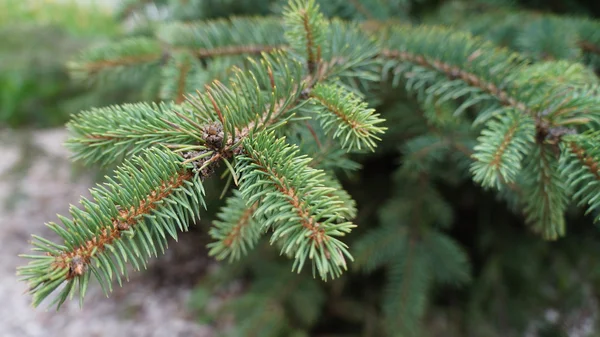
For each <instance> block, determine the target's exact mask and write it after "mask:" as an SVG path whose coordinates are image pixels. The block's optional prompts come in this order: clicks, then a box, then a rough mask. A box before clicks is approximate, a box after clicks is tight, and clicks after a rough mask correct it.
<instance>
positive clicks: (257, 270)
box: [0, 0, 600, 337]
mask: <svg viewBox="0 0 600 337" xmlns="http://www.w3.org/2000/svg"><path fill="white" fill-rule="evenodd" d="M283 3H285V1H277V0H156V1H151V0H124V1H121V2H120V5H119V6H117V8H116V9H115V10H114V11H109V10H108V9H106V7H102V6H98V4H96V5H95V6H80V5H77V4H75V3H73V2H68V1H61V2H53V1H33V0H22V1H16V0H14V1H13V0H0V126H9V127H50V126H58V125H61V124H63V123H64V122H65V121H66V120H67V119H68V116H69V114H71V113H76V112H77V111H79V110H83V109H87V108H89V107H91V106H106V105H109V104H112V103H119V102H125V101H137V100H146V101H148V100H157V99H158V93H157V91H156V86H155V85H153V84H152V83H145V85H144V86H143V90H142V89H141V88H140V86H139V85H137V84H139V83H138V82H136V80H130V81H115V82H108V85H106V83H103V84H102V85H96V84H91V83H86V82H81V81H74V80H72V79H69V75H68V72H67V70H66V67H65V65H66V63H67V61H69V60H71V59H73V58H74V56H75V55H77V54H79V52H80V51H81V50H83V49H86V48H88V47H90V46H92V45H95V44H102V43H105V42H107V41H111V40H117V39H119V38H120V37H122V36H123V35H129V36H131V35H137V36H143V35H150V34H151V33H152V30H153V22H154V21H155V20H156V19H159V20H167V21H168V20H184V21H188V20H197V19H209V18H219V17H229V16H233V15H265V14H270V13H274V12H278V11H279V10H280V9H281V5H282V4H283ZM320 4H321V6H322V9H323V11H324V12H325V13H326V14H327V15H328V16H330V17H333V16H339V17H343V18H345V19H356V20H396V21H399V22H412V23H427V24H445V25H452V26H454V27H457V28H459V29H463V30H466V31H469V32H471V33H473V34H475V35H479V36H481V37H483V38H485V39H488V40H490V41H492V42H494V43H496V44H497V45H500V46H503V47H506V48H510V49H513V50H515V51H519V52H522V53H524V54H525V55H528V56H529V57H530V58H531V60H532V62H539V66H540V67H544V66H547V67H548V71H555V72H556V73H557V80H560V79H559V78H558V77H559V76H558V75H564V74H573V73H575V74H576V75H577V74H579V75H577V76H581V80H582V83H585V84H590V83H597V81H598V78H597V77H596V76H594V74H593V72H590V71H589V70H590V69H591V70H593V71H596V73H598V69H599V67H600V62H599V61H598V59H599V57H600V53H598V52H596V51H594V50H589V49H587V50H586V48H583V47H585V46H582V44H581V43H579V42H581V40H579V39H578V37H582V36H585V37H586V38H589V39H591V40H594V39H595V41H598V42H600V35H598V34H600V30H598V29H596V27H597V26H598V20H597V18H598V17H599V16H600V2H599V1H595V0H589V1H585V0H548V1H546V0H544V1H542V0H521V1H516V0H514V1H512V0H454V1H443V0H389V1H383V0H381V1H380V0H371V1H368V0H354V1H345V0H343V1H342V0H321V1H320ZM357 4H358V5H357ZM365 13H369V14H368V15H366V14H365ZM132 21H134V22H135V25H133V26H131V25H129V24H130V23H131V22H132ZM124 22H126V23H129V24H127V25H125V24H124ZM366 27H368V26H366ZM588 47H589V46H588ZM555 61H556V63H553V62H555ZM548 62H550V63H548ZM561 62H562V63H561ZM391 95H392V96H393V97H394V99H393V100H391V101H390V102H388V101H386V99H383V100H382V101H381V102H379V103H378V104H379V105H378V106H377V107H378V110H379V111H381V112H382V113H383V114H384V115H385V116H386V118H388V120H389V123H390V125H397V126H398V127H397V128H394V127H392V128H391V130H390V132H389V133H388V134H387V135H386V138H385V140H384V142H383V143H382V148H381V150H380V151H378V153H376V154H374V155H371V156H361V157H358V158H353V159H355V160H357V161H359V162H360V165H361V166H362V168H363V169H362V170H360V171H358V172H357V173H353V174H350V175H348V176H347V178H346V179H345V180H344V181H343V183H344V185H345V187H346V188H347V189H348V191H349V192H351V194H352V195H353V196H354V197H355V198H356V201H357V204H358V206H359V210H360V212H359V215H358V218H357V220H356V223H357V224H358V225H359V226H358V229H357V230H356V231H354V232H353V234H352V236H351V237H350V241H351V246H352V247H353V246H355V245H357V242H358V241H360V239H361V238H363V237H364V236H365V233H367V232H368V231H369V230H371V229H373V228H379V227H382V226H383V225H384V224H386V223H390V222H393V221H394V219H395V214H394V212H395V211H398V210H397V209H394V207H389V205H390V203H389V201H390V199H391V198H393V200H395V201H398V200H401V199H402V198H405V199H410V198H412V197H413V196H411V195H400V196H398V195H396V192H397V191H396V190H397V181H396V178H394V177H395V176H396V175H397V171H398V170H397V169H398V166H399V163H398V158H397V151H398V149H397V148H396V145H394V144H396V143H397V142H394V141H395V140H401V139H404V140H405V139H407V138H408V137H409V136H410V137H412V136H414V134H418V133H419V132H421V129H420V128H422V127H423V123H422V122H423V121H422V119H423V118H420V117H419V116H416V117H415V120H408V119H403V120H400V118H399V117H398V116H403V117H404V116H415V115H420V114H419V113H415V111H417V112H423V111H420V109H421V108H422V107H421V106H420V105H419V104H418V102H417V101H416V100H414V99H411V98H410V97H408V95H407V94H406V93H398V92H397V91H396V92H393V93H392V94H391ZM398 97H402V98H401V99H399V98H398ZM398 111H403V113H397V112H398ZM423 113H425V114H426V113H427V112H423ZM441 113H444V111H441ZM449 118H451V115H449ZM419 119H421V120H419ZM413 131H414V133H412V134H411V132H413ZM447 163H448V162H447V161H446V162H443V161H441V164H440V170H446V169H447V167H446V166H444V165H448V164H447ZM444 174H445V175H446V176H447V177H448V178H449V179H447V180H445V181H444V182H439V183H438V185H437V186H436V189H437V190H438V191H439V192H440V193H441V194H442V197H443V199H444V200H446V202H448V204H449V205H450V206H451V212H450V213H451V216H450V220H449V222H450V223H451V224H450V225H448V228H449V229H448V231H447V232H448V233H449V234H450V235H451V236H452V237H453V238H454V239H455V240H456V241H457V242H459V243H460V244H461V246H462V247H463V248H464V249H465V251H466V252H467V253H468V257H469V261H470V265H471V267H470V277H469V279H470V282H469V283H468V284H467V285H466V286H462V287H455V286H451V285H444V286H436V287H435V288H434V290H433V291H432V292H430V293H429V294H430V297H431V298H429V299H428V301H427V302H428V304H427V305H426V307H425V306H424V307H423V308H421V310H422V312H423V313H424V314H423V315H422V317H419V318H418V319H417V320H418V321H419V323H420V325H421V326H422V327H423V330H421V331H420V332H419V333H418V334H416V335H414V336H444V337H446V336H448V337H453V336H456V337H458V336H473V337H488V336H489V337H500V336H503V337H504V336H515V337H516V336H528V337H529V336H532V337H533V336H539V337H542V336H546V337H551V336H570V337H575V336H600V332H598V331H600V327H599V324H600V312H599V311H600V305H599V303H598V300H599V299H600V267H599V266H600V232H599V231H598V228H597V227H596V226H592V225H590V224H591V223H592V219H591V217H590V216H585V215H581V214H579V213H577V212H575V211H574V212H573V213H572V215H571V217H570V219H569V233H568V235H567V236H566V237H565V238H562V239H560V240H558V241H556V242H546V241H543V240H541V239H540V238H539V237H538V236H536V235H534V234H532V233H529V232H528V231H527V230H526V229H525V225H524V224H523V222H522V219H521V218H518V217H516V216H515V215H514V214H513V213H512V212H510V211H508V210H507V208H509V207H507V205H506V204H505V203H504V202H503V201H501V200H497V199H495V198H494V196H493V195H492V194H491V193H487V192H485V191H482V190H481V189H480V188H478V187H476V186H475V185H473V183H472V182H471V180H470V179H464V177H461V176H460V174H457V173H455V172H446V173H444ZM208 189H212V190H214V191H217V190H218V189H219V186H208ZM409 191H410V190H409ZM456 191H460V194H459V195H457V193H456ZM217 195H218V194H217ZM210 202H211V203H215V204H217V203H219V202H220V201H218V200H212V201H210ZM386 205H388V206H387V207H386ZM508 206H510V205H508ZM209 209H216V207H209ZM432 209H433V210H434V211H435V210H436V209H434V208H433V207H432V208H431V209H428V210H426V211H429V212H431V211H432ZM212 219H214V215H211V214H209V215H207V216H206V217H205V218H203V221H204V222H205V223H207V224H208V222H209V221H211V220H212ZM199 231H203V232H205V231H206V227H202V228H199ZM198 241H201V244H198V242H197V241H194V242H193V243H190V245H193V246H194V248H193V249H194V250H196V252H197V254H206V252H205V250H204V248H203V247H204V245H205V244H206V243H207V242H208V239H207V238H206V236H205V235H200V236H199V239H198ZM187 258H189V259H194V258H195V257H194V254H190V255H189V256H188V257H187ZM281 262H282V261H281V260H280V258H279V257H278V256H277V252H276V250H275V249H273V248H272V247H269V246H268V245H267V244H266V243H265V244H263V245H262V246H261V247H260V248H259V249H256V250H255V251H253V252H252V253H251V254H250V256H248V257H247V258H246V259H245V260H243V261H241V262H240V263H234V264H222V265H219V266H218V267H217V268H216V269H215V270H212V271H210V272H208V273H205V270H198V271H196V272H194V271H192V272H190V273H185V272H183V273H182V275H184V276H182V277H184V278H187V279H192V283H194V284H196V285H197V287H196V291H195V292H194V294H193V296H192V298H190V304H191V306H192V307H193V308H194V309H195V310H196V311H197V313H198V317H199V319H200V320H202V321H203V322H204V323H209V324H213V325H214V326H215V327H219V329H222V330H223V331H229V332H230V335H232V336H250V335H253V336H382V334H381V331H382V330H381V324H382V322H381V321H382V320H381V311H382V309H381V302H382V298H383V297H385V296H386V294H385V293H384V291H382V289H383V288H384V284H385V281H386V279H387V276H386V270H385V269H384V268H375V269H374V270H365V268H359V267H360V266H356V267H355V268H353V269H352V271H351V272H350V273H348V274H347V275H345V276H344V277H342V278H341V279H339V280H336V281H334V282H328V283H322V282H318V281H315V280H314V279H312V277H310V275H305V274H303V275H301V276H298V275H295V274H292V273H290V272H289V269H288V268H287V267H286V266H287V264H286V263H283V264H282V263H281ZM438 267H440V268H441V267H442V266H438ZM216 299H218V300H216ZM257 308H260V310H257ZM232 326H234V328H232ZM407 336H411V335H407Z"/></svg>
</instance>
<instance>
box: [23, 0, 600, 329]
mask: <svg viewBox="0 0 600 337" xmlns="http://www.w3.org/2000/svg"><path fill="white" fill-rule="evenodd" d="M145 2H146V1H130V2H129V3H128V4H127V6H126V8H124V10H123V11H122V14H123V15H128V14H129V13H131V11H136V10H139V8H144V3H145ZM157 3H159V4H158V5H160V3H162V2H157ZM168 3H170V2H168ZM206 3H208V2H204V1H186V2H181V3H179V2H177V1H174V2H173V4H170V5H169V4H165V6H167V8H170V9H171V10H170V11H169V12H168V13H169V15H171V16H172V17H171V18H170V20H168V22H158V23H157V24H152V25H151V26H150V27H147V29H148V30H150V31H151V32H152V33H150V34H148V33H147V32H145V33H144V34H139V35H135V36H131V37H128V38H125V39H123V40H121V41H117V42H115V43H113V44H110V45H106V46H101V47H97V48H94V49H91V50H89V51H87V52H85V53H83V54H82V55H80V56H79V57H78V58H77V59H76V60H74V61H73V62H71V63H70V65H69V66H70V68H71V70H72V71H73V74H74V76H75V77H76V78H81V79H86V80H95V81H100V82H102V83H108V84H110V83H111V82H113V81H121V80H123V79H127V80H128V81H137V83H139V87H140V90H147V91H149V92H153V93H155V94H156V97H157V98H160V100H161V101H160V102H139V103H133V104H123V105H116V106H108V107H101V108H92V109H90V110H88V111H83V112H81V113H79V114H77V115H75V116H74V117H73V118H72V120H71V121H70V122H69V123H68V124H67V128H68V130H69V132H70V135H71V137H70V139H69V140H68V142H67V144H66V146H67V147H68V148H69V149H70V150H71V151H72V152H73V159H74V160H76V161H79V162H82V163H85V164H87V165H90V166H102V167H112V166H115V165H116V167H117V168H116V169H115V171H114V174H112V175H109V176H107V177H106V183H104V184H99V185H98V186H97V187H95V188H94V189H92V190H91V196H92V198H91V199H86V198H83V199H82V200H81V206H80V207H77V206H71V208H70V216H68V217H64V216H59V220H60V224H57V223H54V222H51V223H49V224H48V226H49V227H50V228H51V229H52V230H53V231H54V232H56V233H57V234H58V235H59V236H60V237H61V239H62V240H61V242H52V241H49V240H47V239H45V238H42V237H39V236H35V235H34V239H33V242H32V244H33V246H34V248H33V249H34V251H36V252H37V253H36V254H33V255H25V257H26V258H28V259H30V262H29V264H27V265H26V266H23V267H21V268H20V269H19V274H20V275H21V276H22V277H23V279H24V280H25V281H27V282H28V283H29V289H30V293H31V294H32V295H33V303H34V305H39V304H40V303H41V302H42V301H44V300H45V299H47V298H49V297H52V301H53V302H52V303H53V304H54V305H56V307H60V306H61V305H62V304H63V303H64V301H66V300H67V299H68V298H71V297H73V296H75V295H77V296H78V297H79V299H80V300H81V301H82V300H83V298H84V296H85V293H86V289H87V287H88V284H89V282H90V279H91V277H90V276H94V278H95V279H96V280H97V281H98V282H99V283H100V285H101V286H102V287H103V289H104V291H105V292H106V293H107V294H108V293H110V292H111V290H112V286H113V280H114V279H116V281H117V282H118V283H119V284H120V283H121V282H122V281H123V278H125V279H127V266H128V264H131V265H133V267H134V268H135V269H141V268H144V267H145V266H146V264H147V261H148V259H149V258H151V257H156V256H158V255H159V253H161V252H163V251H164V249H166V246H167V243H168V240H170V239H171V238H174V239H176V238H177V237H178V236H179V235H181V234H180V232H185V231H187V230H188V229H189V227H190V226H191V225H192V224H194V223H196V222H200V223H202V220H201V216H202V213H203V212H204V209H205V208H206V204H207V202H206V201H207V200H208V199H207V198H217V197H218V195H217V196H214V195H208V194H207V193H206V191H205V188H204V185H205V181H206V179H212V176H214V175H217V174H218V173H221V172H222V174H221V176H222V178H224V179H225V180H226V190H224V191H223V193H224V195H225V194H226V195H228V197H227V200H226V201H225V202H224V206H223V207H222V208H221V210H220V211H219V213H218V215H217V220H216V221H215V222H214V223H213V224H212V227H211V228H210V229H209V234H210V235H211V237H212V238H213V240H214V241H213V242H212V243H210V244H209V249H210V254H211V255H212V256H214V257H215V258H217V259H219V260H229V261H230V262H235V263H236V264H235V265H236V266H238V267H237V268H241V269H243V268H244V267H243V266H246V267H247V268H250V269H251V270H252V273H253V274H255V275H256V281H255V282H254V283H253V287H252V288H251V289H250V290H249V291H248V293H247V295H245V296H243V297H242V298H240V299H239V300H237V301H235V302H234V304H232V307H233V308H234V311H235V310H242V311H243V310H244V309H243V308H252V307H255V306H256V305H258V304H261V303H262V304H265V305H266V307H269V308H280V309H281V311H280V313H281V312H283V310H284V309H285V310H290V312H291V315H292V316H295V317H298V319H297V320H296V321H297V322H291V321H288V318H289V317H287V316H285V315H284V316H277V315H265V314H264V313H262V312H255V313H254V314H255V315H249V316H247V317H245V318H243V319H240V324H239V327H238V330H236V331H237V332H236V333H237V335H244V336H245V335H252V334H254V335H260V336H278V335H290V334H291V333H300V332H303V331H307V330H306V329H310V327H311V325H313V324H315V322H316V321H317V317H318V313H319V311H320V310H322V308H323V306H325V305H326V303H324V300H323V296H324V295H323V291H322V290H321V289H320V288H319V284H318V283H314V282H316V281H315V280H310V278H306V276H305V275H304V273H302V271H303V270H305V269H308V270H310V271H311V272H312V276H313V277H314V278H317V279H320V280H321V281H319V282H322V281H328V280H332V279H338V278H340V277H342V274H344V272H346V271H347V270H349V269H350V270H361V271H364V272H368V273H371V272H374V271H376V270H385V275H386V277H385V279H386V281H385V283H384V286H383V289H384V290H383V295H382V296H381V302H379V303H378V304H377V309H376V312H378V314H377V315H376V317H378V318H377V319H375V322H376V323H374V325H373V326H374V327H371V328H370V329H371V330H369V331H370V332H365V334H367V333H371V335H386V336H387V335H389V336H421V335H422V334H423V332H422V331H421V327H422V325H421V324H420V323H421V321H422V320H423V318H424V317H425V314H426V313H427V312H428V307H429V306H430V304H431V298H432V296H433V294H434V290H435V289H437V288H439V287H441V286H444V285H448V284H450V285H464V284H467V283H468V282H470V281H471V280H472V278H473V277H472V272H471V263H470V259H469V256H468V255H467V253H466V251H465V248H464V247H462V246H461V244H460V243H459V242H458V241H457V240H456V239H455V238H453V237H452V236H451V235H450V234H449V230H450V228H451V226H452V225H453V223H454V222H455V217H456V214H455V210H454V209H453V205H452V202H451V200H448V198H447V197H446V196H445V195H444V193H443V191H442V185H443V184H450V185H454V186H458V185H460V184H465V183H466V182H473V183H474V184H476V185H478V186H479V187H480V188H481V189H482V190H484V191H489V192H492V193H494V195H495V196H496V197H497V198H498V199H500V200H502V201H503V204H502V205H504V207H507V208H508V209H510V210H511V211H512V212H514V214H515V215H516V216H518V217H520V218H522V219H523V221H524V222H525V223H526V224H527V225H528V227H529V228H530V229H531V230H532V231H533V232H535V233H538V234H539V236H540V237H539V240H540V241H542V240H544V239H546V240H557V239H559V238H561V237H564V236H565V235H567V232H568V228H569V227H568V223H567V221H566V213H567V211H568V209H569V206H570V205H571V204H575V205H578V206H579V208H580V209H582V210H584V211H585V212H588V213H591V214H593V216H594V218H595V219H596V220H597V219H598V217H600V201H598V198H597V194H596V193H595V192H600V190H598V186H600V185H599V183H598V182H599V181H600V178H599V177H600V176H599V174H598V167H597V166H598V161H599V160H600V153H599V150H598V148H597V145H596V144H597V141H598V140H600V136H599V133H600V129H599V122H600V96H599V90H598V84H597V77H596V76H595V74H594V72H593V70H594V67H596V66H597V63H596V62H597V59H596V58H595V57H596V56H597V55H595V56H594V55H590V54H595V53H596V52H597V50H600V39H599V38H598V36H597V35H595V30H594V27H596V26H598V23H597V22H596V21H593V20H584V19H581V20H580V19H575V18H570V19H563V18H557V17H554V16H548V17H547V18H542V19H540V22H537V23H536V22H533V23H530V24H529V25H526V27H524V28H521V27H520V26H519V29H523V30H524V31H525V32H524V33H523V34H522V35H520V36H521V37H520V38H519V39H518V40H517V41H509V42H506V41H502V42H500V41H499V40H498V39H495V38H494V36H492V35H490V36H486V35H485V34H486V33H489V32H490V31H485V32H481V33H478V32H476V31H474V29H471V30H472V31H474V34H475V35H482V36H475V35H473V34H472V33H469V32H466V31H465V29H464V27H463V28H462V29H459V28H456V27H448V26H441V25H411V24H407V23H399V22H396V21H394V20H390V19H392V18H394V17H402V16H403V15H406V14H407V13H410V2H405V1H398V2H395V1H390V2H387V3H385V2H378V1H366V0H364V1H363V0H358V1H347V2H345V1H344V2H342V1H331V2H329V1H322V2H319V3H317V2H316V1H315V0H290V1H289V2H285V3H283V2H279V1H256V2H255V5H254V6H248V4H249V3H251V1H242V2H240V3H239V4H238V5H237V6H239V7H235V6H234V7H232V8H244V9H242V10H241V11H243V12H244V13H249V14H252V15H253V14H261V15H262V14H266V13H268V12H269V11H273V12H275V13H279V14H277V15H273V16H261V17H257V16H252V17H250V16H248V17H241V16H238V17H233V18H219V16H220V14H219V9H220V8H227V6H228V5H231V4H230V1H222V2H219V3H220V4H221V6H223V7H220V6H216V7H210V6H206ZM320 4H321V5H322V7H320ZM180 6H183V7H180ZM186 6H187V7H186ZM194 6H196V7H194ZM192 7H194V8H195V9H194V10H189V8H192ZM186 8H188V9H186ZM232 11H233V13H235V9H233V10H232ZM398 12H402V13H404V14H400V13H398ZM183 13H185V14H183ZM324 13H325V14H324ZM519 15H527V14H523V13H521V14H519ZM331 16H341V17H344V18H346V19H348V18H350V19H353V20H352V21H349V20H342V19H340V18H337V17H331ZM171 19H173V20H171ZM198 19H200V20H199V21H198ZM365 19H366V21H363V20H365ZM569 20H570V21H569ZM511 22H512V23H516V22H517V21H511ZM518 22H521V23H523V22H524V21H523V20H521V21H518ZM567 22H576V23H577V24H569V23H567ZM536 25H537V26H536ZM549 25H550V26H552V27H553V28H552V29H546V28H547V27H550V26H549ZM566 26H568V27H570V28H569V29H561V28H560V27H566ZM467 29H469V27H467ZM491 31H492V32H493V30H491ZM544 34H550V35H544ZM573 36H575V37H576V38H573ZM544 41H563V42H564V43H568V44H570V49H568V48H567V49H564V48H562V47H561V48H557V49H555V50H552V47H553V45H552V43H545V42H544ZM509 48H513V49H514V50H511V49H509ZM565 48H566V47H565ZM596 48H598V49H596ZM565 50H566V51H565ZM596 54H597V53H596ZM547 55H552V58H549V57H548V56H547ZM373 153H375V154H373ZM382 154H385V155H389V154H394V155H397V156H399V157H400V158H401V165H400V166H399V167H398V168H397V170H396V171H395V172H394V174H393V181H392V184H391V187H390V186H388V187H387V188H388V190H389V191H390V192H389V196H388V197H387V198H385V200H383V201H382V202H381V203H382V204H383V205H381V204H380V205H377V207H378V210H377V213H378V216H377V217H371V218H376V219H375V221H377V222H378V225H372V226H368V227H367V228H360V227H359V228H358V229H356V231H358V234H353V235H352V236H350V238H351V243H350V241H349V240H348V239H347V238H348V235H349V234H350V233H351V232H352V231H353V229H355V227H356V225H355V224H354V222H355V219H356V218H357V216H358V217H359V218H360V214H361V208H360V207H358V208H357V204H356V202H355V201H354V200H353V196H354V197H356V195H353V196H351V194H350V193H348V192H347V191H346V190H345V189H344V187H343V184H342V183H341V182H340V181H339V179H340V178H342V177H343V176H344V174H345V175H350V176H354V177H356V175H357V174H359V173H357V172H359V170H358V169H359V167H360V165H359V164H358V163H357V161H360V160H361V158H364V157H372V156H377V155H382ZM228 189H231V190H232V192H228ZM455 193H456V192H455ZM359 205H360V204H359ZM363 212H364V211H363ZM377 218H378V219H377ZM361 224H364V222H362V223H361ZM590 225H591V224H590ZM525 233H526V230H523V235H525ZM263 235H267V236H268V237H269V240H268V243H269V244H270V245H271V246H273V247H275V248H276V250H277V251H278V252H279V254H280V255H282V256H285V257H287V258H289V259H290V260H292V262H291V267H289V266H288V267H282V266H281V264H279V263H275V262H273V263H272V264H267V265H262V264H261V255H259V254H260V252H252V250H253V249H254V248H256V247H257V245H258V243H259V242H260V239H261V237H262V236H263ZM352 238H353V239H352ZM245 255H250V257H249V258H248V259H249V260H248V262H247V263H245V262H244V256H245ZM267 255H268V254H267ZM289 269H291V270H292V271H294V272H298V273H302V275H294V276H293V277H291V276H290V275H289ZM239 270H240V269H238V271H239ZM232 273H233V274H235V273H234V272H232ZM294 278H298V280H302V283H303V286H302V287H301V286H300V285H299V283H301V282H300V281H298V280H296V281H294ZM342 279H343V278H342ZM284 280H285V281H284ZM283 283H285V284H287V285H288V286H289V288H287V287H282V288H280V287H278V286H276V285H277V284H280V285H281V284H283ZM51 294H52V295H51ZM301 294H306V297H308V298H314V299H315V300H314V301H311V302H310V303H305V302H303V299H302V296H301ZM304 301H305V299H304ZM267 304H268V305H267ZM299 306H303V307H299ZM354 306H356V303H355V302H352V303H348V305H346V307H345V308H344V309H343V310H342V311H344V314H345V315H350V316H352V315H354V317H356V316H359V317H360V318H357V319H358V320H363V323H364V324H365V326H367V325H369V324H367V322H366V321H368V320H369V318H366V316H365V314H361V313H360V309H357V310H358V312H359V314H357V313H356V312H357V310H354V311H353V309H352V308H354ZM290 308H291V309H290ZM303 309H304V310H303ZM265 310H268V309H265ZM340 310H341V309H340ZM274 311H277V310H274ZM274 311H273V312H274ZM269 312H271V311H269ZM267 317H268V318H269V319H267ZM298 322H301V323H298Z"/></svg>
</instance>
